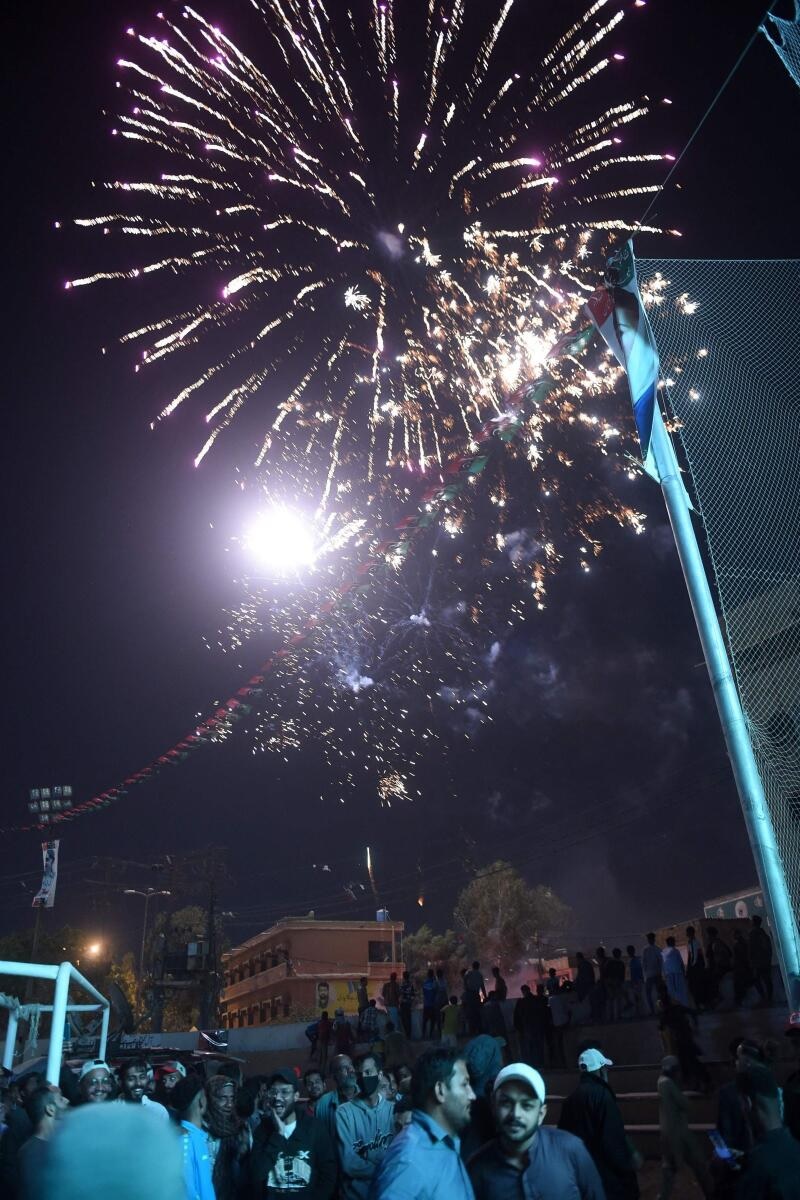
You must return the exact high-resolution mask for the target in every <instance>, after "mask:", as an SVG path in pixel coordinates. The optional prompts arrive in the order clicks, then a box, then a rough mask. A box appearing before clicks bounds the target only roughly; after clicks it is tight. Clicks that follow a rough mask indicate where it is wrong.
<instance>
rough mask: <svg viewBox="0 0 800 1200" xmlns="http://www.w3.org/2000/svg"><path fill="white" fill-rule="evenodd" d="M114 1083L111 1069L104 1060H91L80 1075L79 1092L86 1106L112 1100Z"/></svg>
mask: <svg viewBox="0 0 800 1200" xmlns="http://www.w3.org/2000/svg"><path fill="white" fill-rule="evenodd" d="M113 1090H114V1081H113V1079H112V1078H111V1068H110V1067H109V1066H108V1063H105V1062H103V1060H102V1058H89V1059H87V1061H86V1062H85V1063H84V1064H83V1066H82V1067H81V1069H80V1074H79V1075H78V1091H79V1092H80V1094H81V1100H82V1101H83V1103H84V1104H101V1103H102V1102H103V1101H105V1100H110V1099H111V1093H112V1091H113Z"/></svg>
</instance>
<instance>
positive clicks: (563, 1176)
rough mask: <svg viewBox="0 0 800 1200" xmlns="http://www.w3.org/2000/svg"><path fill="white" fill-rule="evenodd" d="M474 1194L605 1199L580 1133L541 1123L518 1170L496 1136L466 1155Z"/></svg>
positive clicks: (496, 1198) (530, 1199)
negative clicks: (470, 1155) (526, 1157)
mask: <svg viewBox="0 0 800 1200" xmlns="http://www.w3.org/2000/svg"><path fill="white" fill-rule="evenodd" d="M469 1173H470V1178H471V1179H472V1183H473V1186H474V1188H475V1195H476V1197H477V1200H605V1192H604V1191H603V1185H602V1183H601V1182H600V1176H599V1175H598V1173H597V1167H596V1166H595V1165H594V1163H593V1162H592V1159H591V1156H590V1154H589V1151H588V1150H587V1149H586V1147H585V1146H584V1144H583V1142H582V1141H581V1139H580V1138H577V1137H573V1136H572V1134H571V1133H566V1132H565V1131H564V1130H563V1129H551V1128H549V1127H548V1126H546V1125H542V1126H541V1128H540V1129H539V1132H538V1133H537V1134H536V1137H535V1138H534V1140H533V1145H532V1146H531V1148H530V1150H529V1151H528V1165H527V1166H526V1167H525V1169H524V1170H522V1171H520V1170H518V1169H517V1167H516V1166H514V1165H513V1163H510V1162H509V1161H508V1159H507V1158H505V1157H504V1155H503V1152H502V1150H501V1148H500V1142H499V1140H498V1139H497V1138H495V1139H494V1141H491V1142H489V1143H488V1144H487V1145H486V1146H482V1147H481V1149H480V1150H478V1152H477V1154H473V1156H472V1158H471V1159H470V1160H469Z"/></svg>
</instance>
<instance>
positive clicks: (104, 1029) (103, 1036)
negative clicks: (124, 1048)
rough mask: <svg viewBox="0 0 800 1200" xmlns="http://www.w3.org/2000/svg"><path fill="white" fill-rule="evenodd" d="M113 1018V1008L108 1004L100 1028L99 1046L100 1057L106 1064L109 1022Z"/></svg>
mask: <svg viewBox="0 0 800 1200" xmlns="http://www.w3.org/2000/svg"><path fill="white" fill-rule="evenodd" d="M110 1016H111V1006H110V1005H109V1004H106V1005H105V1007H104V1008H103V1022H102V1025H101V1026H100V1045H99V1046H98V1053H99V1057H100V1058H102V1059H103V1061H104V1062H105V1057H106V1047H107V1045H108V1021H109V1017H110Z"/></svg>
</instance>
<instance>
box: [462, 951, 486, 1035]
mask: <svg viewBox="0 0 800 1200" xmlns="http://www.w3.org/2000/svg"><path fill="white" fill-rule="evenodd" d="M485 999H486V984H485V983H484V980H483V975H482V974H481V964H480V963H479V962H477V961H476V962H474V963H473V964H472V968H471V970H469V971H467V972H466V974H465V975H464V1011H465V1015H466V1018H467V1028H468V1031H469V1034H470V1037H475V1036H476V1034H479V1033H480V1031H481V1000H485Z"/></svg>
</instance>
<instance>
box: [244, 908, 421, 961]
mask: <svg viewBox="0 0 800 1200" xmlns="http://www.w3.org/2000/svg"><path fill="white" fill-rule="evenodd" d="M292 929H297V930H300V929H313V930H315V931H318V930H328V931H330V932H331V933H333V932H334V931H335V930H336V931H338V930H344V931H347V930H353V931H354V932H357V931H359V930H363V931H365V932H368V933H380V932H382V931H386V932H392V933H402V932H403V930H404V929H405V922H404V921H318V920H317V919H316V918H315V917H308V916H306V917H281V919H280V921H276V922H275V924H274V925H270V927H269V929H264V930H262V931H261V933H257V934H255V936H254V937H251V938H248V940H247V941H246V942H242V943H241V945H239V946H233V947H232V948H231V949H230V950H227V951H226V952H225V953H224V954H223V955H222V961H223V962H226V961H227V960H228V959H230V958H235V957H236V956H237V955H239V954H243V953H245V952H247V951H248V950H252V949H254V948H255V947H256V946H258V945H259V944H260V943H261V942H263V941H264V940H265V938H269V937H272V936H273V935H275V934H278V933H284V932H286V931H287V930H292Z"/></svg>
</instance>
